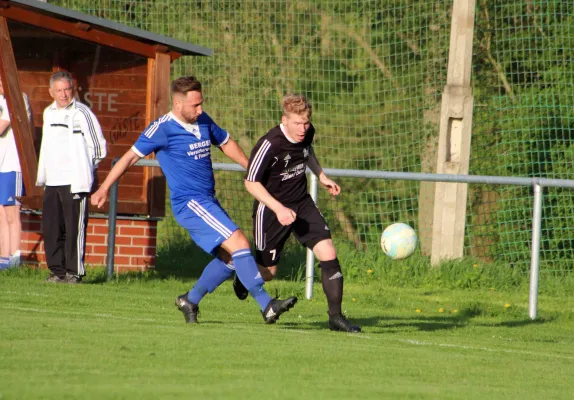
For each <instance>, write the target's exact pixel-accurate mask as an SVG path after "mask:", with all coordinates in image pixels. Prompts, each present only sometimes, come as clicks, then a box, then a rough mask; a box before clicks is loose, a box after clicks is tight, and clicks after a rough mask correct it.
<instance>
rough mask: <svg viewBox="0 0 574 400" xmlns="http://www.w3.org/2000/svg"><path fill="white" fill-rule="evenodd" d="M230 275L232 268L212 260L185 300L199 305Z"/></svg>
mask: <svg viewBox="0 0 574 400" xmlns="http://www.w3.org/2000/svg"><path fill="white" fill-rule="evenodd" d="M231 275H233V266H229V265H227V264H225V263H224V262H223V261H221V260H220V259H219V258H215V259H213V261H211V262H210V263H209V264H207V266H206V267H205V268H204V270H203V273H202V274H201V276H200V277H199V280H198V281H197V283H196V284H195V285H194V286H193V288H192V289H191V290H190V291H189V293H188V294H187V299H188V300H189V301H190V302H192V303H193V304H199V302H200V301H201V299H203V298H204V297H205V295H206V294H207V293H212V292H213V291H214V290H215V289H217V287H218V286H219V285H221V284H222V283H223V282H225V281H226V280H227V279H229V278H230V277H231Z"/></svg>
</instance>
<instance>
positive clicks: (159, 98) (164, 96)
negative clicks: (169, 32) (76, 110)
mask: <svg viewBox="0 0 574 400" xmlns="http://www.w3.org/2000/svg"><path fill="white" fill-rule="evenodd" d="M159 50H161V49H159ZM170 72H171V58H170V55H169V54H168V53H165V52H161V53H159V52H158V53H156V57H155V59H153V58H150V59H148V83H147V86H148V90H147V93H148V99H147V113H146V114H147V120H146V124H149V123H151V122H152V121H153V120H155V119H157V118H159V117H160V116H162V115H163V114H166V113H167V112H168V111H169V96H170ZM147 158H150V159H153V158H155V157H154V155H153V154H150V155H149V156H148V157H147ZM165 189H166V188H165V178H164V176H163V174H162V172H161V170H160V169H159V168H145V172H144V187H143V196H144V198H147V199H148V204H149V215H151V216H157V217H163V216H164V215H165V191H166V190H165Z"/></svg>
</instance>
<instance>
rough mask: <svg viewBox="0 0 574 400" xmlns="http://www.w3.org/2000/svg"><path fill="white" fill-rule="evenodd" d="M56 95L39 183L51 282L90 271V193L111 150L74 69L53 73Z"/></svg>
mask: <svg viewBox="0 0 574 400" xmlns="http://www.w3.org/2000/svg"><path fill="white" fill-rule="evenodd" d="M50 95H51V96H52V98H53V99H54V103H52V104H51V105H49V106H48V107H47V108H46V109H45V110H44V125H43V130H42V145H41V148H40V159H39V161H38V178H37V180H36V186H45V191H44V202H43V206H42V233H43V236H44V247H45V250H46V262H47V264H48V268H50V271H51V275H50V277H49V278H48V282H56V283H80V282H81V280H82V277H83V276H84V275H85V270H84V251H85V247H86V228H87V223H88V195H89V193H90V191H91V188H92V184H93V182H94V174H95V171H96V168H97V165H98V163H99V162H100V161H101V160H102V159H103V158H104V157H105V156H106V140H105V139H104V136H103V134H102V129H101V127H100V124H99V123H98V120H97V119H96V116H95V115H94V114H93V113H92V111H91V110H90V109H89V108H88V107H87V106H86V105H84V104H82V103H80V102H79V101H78V100H76V99H75V98H74V81H73V79H72V76H71V75H70V74H69V73H68V72H65V71H59V72H56V73H54V74H53V75H52V77H51V78H50Z"/></svg>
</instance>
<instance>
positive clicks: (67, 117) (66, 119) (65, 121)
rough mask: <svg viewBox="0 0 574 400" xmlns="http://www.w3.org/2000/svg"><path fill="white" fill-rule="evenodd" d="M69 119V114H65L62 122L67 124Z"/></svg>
mask: <svg viewBox="0 0 574 400" xmlns="http://www.w3.org/2000/svg"><path fill="white" fill-rule="evenodd" d="M69 119H70V116H69V115H66V116H65V117H64V123H65V124H67V123H68V120H69Z"/></svg>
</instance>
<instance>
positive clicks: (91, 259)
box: [84, 254, 106, 265]
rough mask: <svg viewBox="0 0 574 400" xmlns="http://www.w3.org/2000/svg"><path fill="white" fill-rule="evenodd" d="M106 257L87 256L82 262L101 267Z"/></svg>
mask: <svg viewBox="0 0 574 400" xmlns="http://www.w3.org/2000/svg"><path fill="white" fill-rule="evenodd" d="M105 260H106V257H105V256H100V255H91V254H90V255H87V256H86V257H85V258H84V262H85V263H86V264H94V265H103V264H105V263H106V262H105Z"/></svg>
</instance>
